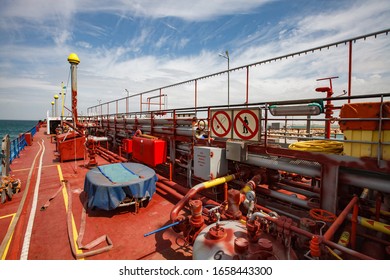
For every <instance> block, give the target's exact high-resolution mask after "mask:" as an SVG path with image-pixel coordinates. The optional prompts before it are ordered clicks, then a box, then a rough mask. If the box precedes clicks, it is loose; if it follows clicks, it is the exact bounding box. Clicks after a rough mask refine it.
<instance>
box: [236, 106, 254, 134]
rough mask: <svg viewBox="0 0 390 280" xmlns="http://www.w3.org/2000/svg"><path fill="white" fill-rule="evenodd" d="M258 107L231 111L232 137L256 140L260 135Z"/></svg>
mask: <svg viewBox="0 0 390 280" xmlns="http://www.w3.org/2000/svg"><path fill="white" fill-rule="evenodd" d="M259 116H260V109H259V108H256V109H241V110H234V111H233V139H241V140H248V141H258V140H259V136H260V124H259Z"/></svg>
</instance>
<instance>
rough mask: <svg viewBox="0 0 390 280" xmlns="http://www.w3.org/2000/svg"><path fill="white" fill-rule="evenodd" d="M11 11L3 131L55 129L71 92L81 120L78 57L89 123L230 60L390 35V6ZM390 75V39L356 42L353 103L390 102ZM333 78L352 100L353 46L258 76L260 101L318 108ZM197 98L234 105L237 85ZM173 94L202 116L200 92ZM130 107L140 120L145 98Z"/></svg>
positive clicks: (26, 5)
mask: <svg viewBox="0 0 390 280" xmlns="http://www.w3.org/2000/svg"><path fill="white" fill-rule="evenodd" d="M1 6H2V7H1V10H0V119H20V120H38V119H44V118H46V116H47V113H49V114H51V110H52V105H51V102H52V101H54V95H56V94H57V95H58V94H59V93H60V92H61V83H62V82H63V83H64V84H65V85H66V86H67V88H66V95H65V106H66V107H67V108H71V105H70V103H71V98H70V96H71V86H70V80H69V73H70V64H69V63H68V61H67V58H68V56H69V54H71V53H76V54H77V55H78V57H79V59H80V64H79V65H78V67H77V92H78V113H79V115H80V114H81V115H85V114H87V113H88V107H90V106H95V105H97V104H99V103H101V104H104V103H106V102H108V101H110V100H114V99H118V98H124V97H126V95H127V91H128V92H129V93H128V94H130V95H133V94H137V93H140V92H145V91H149V90H152V89H157V88H160V87H164V86H167V85H171V84H175V83H178V82H181V81H186V80H191V79H195V78H197V77H202V76H205V75H208V74H212V73H216V72H220V71H224V70H226V69H227V59H226V57H225V58H224V57H223V56H221V55H219V54H224V53H225V52H226V51H228V54H229V67H230V68H235V67H239V66H242V65H246V64H250V63H254V62H257V61H262V60H266V59H270V58H273V57H277V56H280V55H284V54H289V53H293V52H297V51H301V50H305V49H309V48H313V47H317V46H320V45H324V44H328V43H333V42H337V41H340V40H344V39H349V38H354V37H357V36H360V35H364V34H368V33H372V32H376V31H380V30H384V29H388V28H390V24H389V18H390V1H388V0H383V1H382V0H372V1H367V0H312V1H311V0H296V1H289V0H280V1H278V0H240V1H235V0H212V1H210V0H198V1H196V0H195V1H194V0H192V1H183V0H165V1H156V0H155V1H153V0H127V1H125V0H111V1H106V0H67V1H54V0H2V4H1ZM388 65H390V34H389V35H387V36H386V35H381V36H378V37H377V38H376V39H369V40H366V41H363V40H362V41H358V42H356V43H355V44H354V46H353V72H352V94H368V93H378V92H389V88H390V69H389V67H388ZM331 76H338V77H339V78H338V79H336V80H334V81H333V87H334V91H335V93H337V94H341V93H342V92H343V90H346V89H347V78H348V46H344V45H342V46H339V47H337V48H330V49H329V50H323V51H321V52H316V53H313V54H307V55H304V56H300V57H299V58H297V57H296V58H291V59H287V60H284V61H281V62H277V63H272V64H268V65H261V66H257V67H253V68H251V69H250V79H249V94H250V98H249V101H250V102H263V101H269V100H278V99H287V98H288V99H300V98H309V97H310V98H311V97H312V96H318V94H319V93H316V92H315V90H314V89H315V88H316V87H318V86H327V85H328V84H327V82H326V81H325V82H324V81H320V82H318V81H316V79H319V78H323V77H331ZM229 79H230V85H229V99H230V100H229V102H230V104H239V103H243V102H244V101H245V90H246V89H245V87H246V71H245V70H240V71H234V72H231V74H230V78H229ZM197 90H198V100H197V104H198V106H213V105H222V104H227V97H226V96H227V75H226V74H223V75H219V76H216V77H214V78H212V79H203V80H199V81H198V84H197ZM163 93H164V94H167V99H166V100H165V106H166V107H167V108H170V107H177V106H179V107H192V106H193V105H194V83H188V84H185V85H181V86H178V87H173V88H168V89H166V90H164V91H163ZM156 94H159V91H154V92H151V93H150V94H149V95H144V100H143V101H142V102H146V98H147V97H148V96H155V95H156ZM129 102H130V105H129V108H130V110H135V111H139V110H140V100H139V97H136V98H131V99H130V101H129ZM60 103H61V102H60V101H58V104H59V105H60ZM124 106H125V103H124V101H121V102H120V103H119V111H122V112H123V110H125V107H124ZM152 106H153V105H152ZM104 109H106V107H104ZM141 109H142V110H145V109H147V107H146V105H143V107H142V108H141ZM152 109H153V108H152ZM58 111H60V109H58ZM109 111H110V112H111V113H113V112H114V111H115V103H113V104H112V105H109ZM69 114H70V113H69V112H68V111H65V115H69Z"/></svg>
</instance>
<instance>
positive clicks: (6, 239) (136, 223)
mask: <svg viewBox="0 0 390 280" xmlns="http://www.w3.org/2000/svg"><path fill="white" fill-rule="evenodd" d="M55 150H56V144H55V142H54V141H53V139H52V137H51V136H50V135H47V134H45V133H44V130H43V129H41V130H40V131H38V132H37V133H36V134H35V136H34V139H33V144H32V145H31V146H26V147H25V149H24V150H23V151H22V152H21V153H20V157H19V158H16V159H15V160H14V161H13V163H12V165H11V174H12V175H13V176H14V177H15V178H18V179H20V180H21V182H22V185H21V191H20V192H19V193H17V194H14V195H13V197H12V200H9V201H6V202H5V203H4V204H2V205H1V207H0V240H2V250H3V252H2V256H1V257H2V259H7V260H17V259H29V260H70V259H76V258H77V259H84V258H86V259H100V260H106V259H112V260H117V259H128V260H139V259H145V260H147V259H153V260H159V259H171V260H173V259H176V260H177V259H190V258H191V255H192V254H191V252H190V251H189V249H188V247H186V246H183V245H184V243H185V242H184V241H183V240H180V238H179V236H178V235H177V234H176V233H175V232H174V231H173V230H171V229H170V230H165V231H161V232H158V233H156V234H151V235H149V236H147V237H144V234H146V233H148V232H151V231H153V230H155V229H158V228H161V227H163V226H165V225H167V224H168V223H169V214H170V211H171V209H172V207H173V205H174V204H175V203H176V202H177V197H179V198H180V194H178V195H176V197H175V196H172V195H171V194H169V193H167V192H165V191H164V190H162V189H159V188H157V191H156V193H155V194H154V195H153V197H152V199H151V200H150V201H149V202H148V203H147V205H144V206H143V207H140V208H139V209H138V211H136V209H135V207H134V205H130V206H124V207H118V208H116V209H114V210H110V211H106V210H100V209H98V208H93V209H86V218H85V222H84V224H85V231H84V237H83V240H82V243H83V244H87V243H89V242H91V241H93V240H94V239H96V238H98V237H100V236H107V237H108V238H109V240H111V242H112V248H111V249H110V250H108V251H105V252H102V253H99V254H96V255H95V254H93V255H92V256H84V255H83V254H85V253H87V255H88V250H80V249H79V248H78V247H77V244H76V243H77V237H78V235H79V233H80V230H81V228H80V227H81V224H82V212H83V207H84V205H83V197H84V196H83V194H84V190H83V188H84V180H85V175H86V173H87V172H88V171H89V170H90V169H89V168H87V167H86V164H87V162H86V161H84V160H78V161H69V162H60V161H59V158H58V157H56V151H55ZM97 161H98V164H99V165H103V164H108V163H109V162H107V161H106V160H105V159H103V158H101V157H98V158H97ZM64 180H66V181H67V183H66V184H65V183H64ZM67 189H69V190H67ZM57 191H59V192H58V194H57V195H56V196H55V197H54V198H53V196H54V195H55V194H56V193H57ZM68 191H69V192H68ZM68 193H69V194H70V196H68ZM49 200H50V205H49V206H48V207H47V208H46V209H45V210H41V208H42V206H43V205H45V203H46V202H47V201H49ZM70 200H71V201H70ZM70 202H71V204H70ZM69 206H70V207H69ZM141 206H142V205H141ZM84 208H85V207H84ZM68 209H69V211H70V212H69V213H70V214H69V217H70V219H71V224H72V226H71V228H72V232H73V237H72V238H71V239H69V238H68V226H67V224H68V222H67V217H68V212H67V210H68ZM106 240H107V239H104V242H103V243H102V244H100V245H98V246H97V247H96V248H102V247H105V246H107V242H106ZM72 246H75V248H76V250H77V251H76V252H75V253H76V254H77V256H75V254H73V253H72ZM96 248H93V249H90V250H94V249H96Z"/></svg>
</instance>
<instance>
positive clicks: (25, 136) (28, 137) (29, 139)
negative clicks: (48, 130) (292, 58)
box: [24, 132, 33, 146]
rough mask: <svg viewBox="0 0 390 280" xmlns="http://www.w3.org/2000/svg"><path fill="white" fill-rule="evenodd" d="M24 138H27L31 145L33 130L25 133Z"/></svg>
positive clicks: (28, 143)
mask: <svg viewBox="0 0 390 280" xmlns="http://www.w3.org/2000/svg"><path fill="white" fill-rule="evenodd" d="M24 139H26V144H27V145H28V146H31V145H32V143H33V137H32V134H31V132H27V133H25V134H24Z"/></svg>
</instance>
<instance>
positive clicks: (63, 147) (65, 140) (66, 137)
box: [57, 133, 85, 162]
mask: <svg viewBox="0 0 390 280" xmlns="http://www.w3.org/2000/svg"><path fill="white" fill-rule="evenodd" d="M57 150H58V152H59V154H60V161H61V162H64V161H68V160H77V159H83V158H84V156H85V136H81V135H78V134H77V133H69V134H67V133H64V134H60V135H57Z"/></svg>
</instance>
